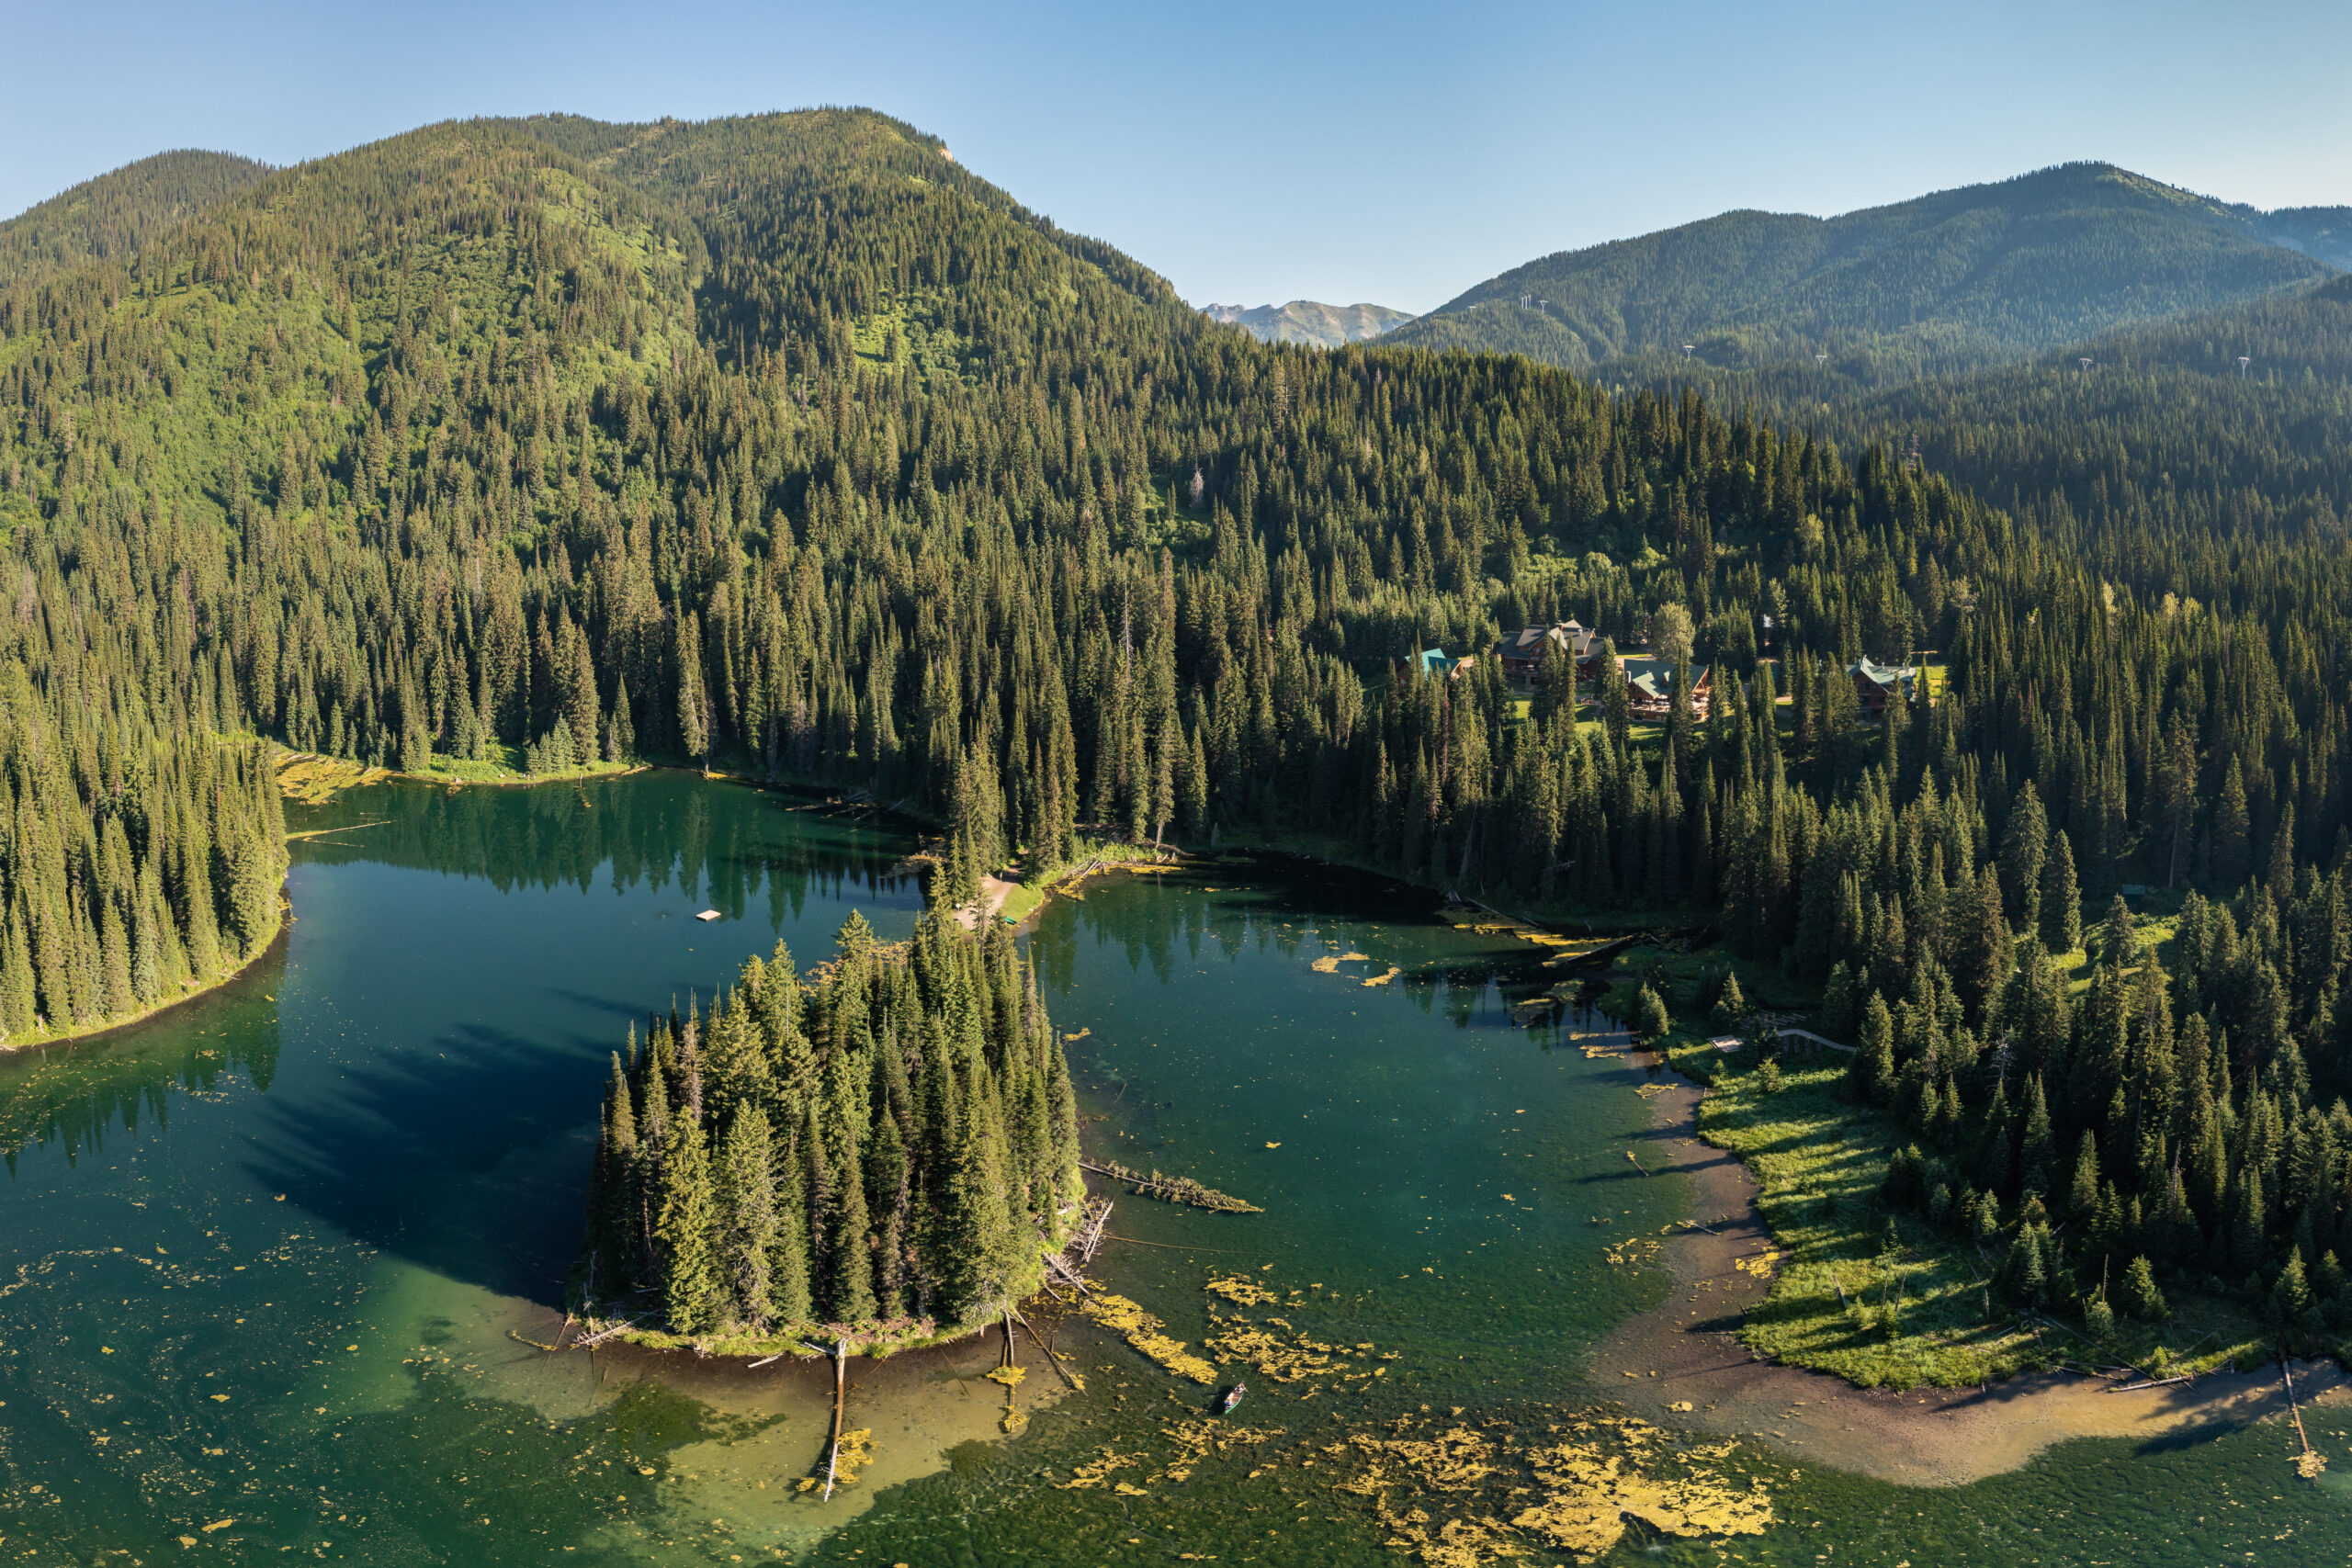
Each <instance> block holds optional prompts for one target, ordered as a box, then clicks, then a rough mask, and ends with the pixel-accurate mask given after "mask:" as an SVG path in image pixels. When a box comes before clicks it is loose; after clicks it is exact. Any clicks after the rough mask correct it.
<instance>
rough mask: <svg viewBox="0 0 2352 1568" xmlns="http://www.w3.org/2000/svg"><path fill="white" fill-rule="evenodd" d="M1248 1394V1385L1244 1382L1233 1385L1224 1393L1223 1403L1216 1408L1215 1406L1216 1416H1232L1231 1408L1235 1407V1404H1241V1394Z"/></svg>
mask: <svg viewBox="0 0 2352 1568" xmlns="http://www.w3.org/2000/svg"><path fill="white" fill-rule="evenodd" d="M1249 1392H1250V1385H1249V1384H1248V1383H1246V1382H1238V1383H1235V1384H1234V1385H1233V1386H1232V1387H1231V1388H1229V1389H1227V1390H1226V1391H1225V1403H1224V1404H1220V1405H1218V1406H1217V1411H1216V1413H1217V1414H1218V1415H1220V1416H1230V1415H1232V1414H1233V1407H1234V1406H1235V1405H1237V1404H1240V1403H1241V1396H1242V1395H1243V1394H1245V1393H1249Z"/></svg>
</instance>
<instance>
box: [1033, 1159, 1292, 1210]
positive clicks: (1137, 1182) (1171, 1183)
mask: <svg viewBox="0 0 2352 1568" xmlns="http://www.w3.org/2000/svg"><path fill="white" fill-rule="evenodd" d="M1078 1165H1079V1168H1080V1169H1081V1170H1091V1171H1092V1172H1093V1173H1094V1174H1095V1175H1097V1176H1107V1177H1109V1178H1110V1179H1112V1180H1114V1181H1124V1182H1125V1183H1126V1184H1127V1185H1128V1186H1130V1187H1132V1188H1134V1189H1135V1190H1136V1191H1138V1192H1141V1193H1143V1194H1145V1195H1146V1196H1148V1197H1152V1198H1164V1199H1166V1200H1167V1201H1169V1202H1170V1203H1189V1204H1190V1205H1192V1206H1193V1208H1195V1209H1214V1210H1216V1212H1217V1213H1221V1214H1262V1213H1265V1212H1266V1211H1265V1210H1263V1209H1261V1208H1260V1207H1258V1205H1257V1204H1255V1203H1245V1202H1243V1201H1241V1200H1240V1199H1238V1198H1236V1197H1233V1196H1232V1195H1231V1194H1229V1193H1225V1192H1219V1191H1218V1190H1216V1188H1214V1187H1204V1186H1202V1185H1201V1184H1200V1183H1199V1182H1197V1181H1195V1180H1193V1179H1192V1178H1191V1177H1189V1176H1162V1175H1160V1174H1159V1172H1158V1171H1156V1170H1155V1171H1153V1172H1152V1173H1151V1174H1150V1175H1148V1176H1146V1175H1145V1174H1144V1173H1143V1172H1142V1171H1139V1170H1129V1169H1128V1168H1126V1167H1125V1166H1124V1165H1121V1164H1119V1163H1118V1162H1117V1161H1116V1160H1097V1159H1081V1160H1080V1161H1079V1162H1078Z"/></svg>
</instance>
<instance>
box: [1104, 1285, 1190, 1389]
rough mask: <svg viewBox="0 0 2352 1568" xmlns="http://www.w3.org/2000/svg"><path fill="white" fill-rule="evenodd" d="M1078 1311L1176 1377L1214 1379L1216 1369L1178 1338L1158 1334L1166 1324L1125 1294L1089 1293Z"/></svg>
mask: <svg viewBox="0 0 2352 1568" xmlns="http://www.w3.org/2000/svg"><path fill="white" fill-rule="evenodd" d="M1080 1310H1081V1311H1083V1312H1084V1313H1085V1314H1086V1315H1087V1316H1089V1317H1091V1318H1092V1319H1094V1321H1096V1322H1097V1323H1100V1324H1101V1325H1103V1327H1105V1328H1108V1329H1110V1330H1111V1331H1112V1332H1114V1333H1115V1334H1119V1335H1123V1336H1125V1338H1126V1341H1127V1343H1128V1344H1130V1345H1132V1346H1134V1347H1135V1348H1136V1349H1137V1350H1140V1351H1141V1352H1143V1354H1144V1355H1146V1356H1148V1357H1149V1358H1150V1359H1152V1360H1155V1361H1157V1362H1159V1364H1160V1365H1161V1366H1163V1367H1165V1368H1167V1369H1168V1370H1169V1371H1171V1372H1174V1373H1175V1374H1176V1375H1177V1376H1178V1377H1182V1378H1190V1379H1192V1380H1193V1382H1196V1383H1204V1384H1206V1383H1213V1382H1216V1368H1215V1367H1214V1366H1211V1365H1210V1364H1209V1363H1208V1362H1207V1361H1204V1360H1203V1359H1201V1358H1200V1357H1198V1356H1195V1355H1192V1354H1190V1353H1189V1352H1188V1351H1187V1350H1186V1349H1185V1348H1184V1342H1183V1341H1182V1340H1179V1339H1170V1338H1169V1337H1168V1336H1166V1335H1164V1334H1162V1333H1161V1332H1160V1330H1161V1329H1162V1328H1164V1327H1166V1326H1167V1325H1166V1324H1164V1323H1162V1322H1161V1321H1160V1320H1159V1318H1157V1317H1155V1316H1153V1315H1152V1314H1150V1313H1148V1312H1146V1311H1145V1310H1144V1309H1143V1308H1142V1307H1141V1306H1140V1305H1138V1304H1137V1303H1134V1302H1131V1301H1129V1300H1128V1299H1127V1298H1126V1297H1125V1296H1118V1295H1113V1294H1112V1293H1111V1292H1108V1291H1092V1292H1088V1293H1087V1295H1086V1297H1085V1301H1084V1304H1083V1306H1082V1307H1081V1309H1080Z"/></svg>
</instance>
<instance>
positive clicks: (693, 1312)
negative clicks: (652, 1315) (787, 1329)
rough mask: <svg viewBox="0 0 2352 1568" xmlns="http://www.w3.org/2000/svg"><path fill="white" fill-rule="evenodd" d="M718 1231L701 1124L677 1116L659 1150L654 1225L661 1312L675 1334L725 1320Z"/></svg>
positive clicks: (700, 1329) (699, 1331)
mask: <svg viewBox="0 0 2352 1568" xmlns="http://www.w3.org/2000/svg"><path fill="white" fill-rule="evenodd" d="M655 1235H657V1236H658V1237H659V1239H660V1242H661V1266H662V1311H663V1314H664V1315H665V1316H667V1318H668V1319H669V1324H670V1327H671V1328H672V1329H673V1330H674V1331H675V1332H677V1333H679V1334H687V1335H699V1334H705V1333H708V1332H709V1331H710V1330H712V1329H715V1328H718V1327H719V1326H720V1325H722V1324H723V1322H724V1321H725V1318H726V1314H727V1305H728V1294H727V1284H726V1280H725V1277H724V1274H723V1272H722V1269H723V1263H722V1259H721V1258H720V1256H719V1254H720V1248H719V1246H718V1202H717V1200H716V1195H715V1193H714V1192H713V1190H712V1181H711V1173H710V1155H709V1147H708V1145H707V1143H706V1142H705V1140H704V1138H703V1131H702V1129H701V1127H699V1126H697V1125H696V1124H695V1122H693V1121H691V1120H688V1119H684V1118H681V1119H680V1120H679V1121H678V1122H676V1124H675V1125H674V1126H673V1129H672V1132H671V1135H670V1138H669V1140H668V1146H667V1147H666V1148H665V1149H664V1150H663V1153H662V1208H661V1214H660V1218H659V1220H658V1221H657V1222H656V1225H655Z"/></svg>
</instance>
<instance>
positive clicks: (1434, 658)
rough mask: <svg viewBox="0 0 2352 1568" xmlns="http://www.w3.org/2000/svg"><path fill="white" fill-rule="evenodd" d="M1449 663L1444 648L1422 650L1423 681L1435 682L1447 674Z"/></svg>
mask: <svg viewBox="0 0 2352 1568" xmlns="http://www.w3.org/2000/svg"><path fill="white" fill-rule="evenodd" d="M1448 663H1449V661H1448V660H1447V659H1446V657H1445V649H1442V648H1425V649H1421V679H1422V680H1424V681H1430V680H1435V679H1436V678H1437V677H1438V676H1440V675H1442V674H1444V673H1445V672H1446V669H1447V667H1448Z"/></svg>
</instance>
